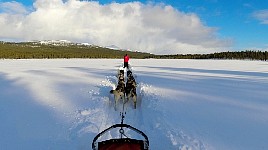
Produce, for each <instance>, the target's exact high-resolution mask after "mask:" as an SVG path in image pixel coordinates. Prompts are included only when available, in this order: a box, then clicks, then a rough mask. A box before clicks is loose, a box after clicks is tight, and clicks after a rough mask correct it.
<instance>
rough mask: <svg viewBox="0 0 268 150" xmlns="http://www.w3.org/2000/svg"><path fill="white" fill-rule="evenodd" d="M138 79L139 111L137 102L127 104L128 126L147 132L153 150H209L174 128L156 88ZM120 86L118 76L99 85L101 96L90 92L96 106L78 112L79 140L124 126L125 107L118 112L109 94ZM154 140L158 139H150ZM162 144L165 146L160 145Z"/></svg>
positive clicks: (75, 131) (76, 131) (75, 130)
mask: <svg viewBox="0 0 268 150" xmlns="http://www.w3.org/2000/svg"><path fill="white" fill-rule="evenodd" d="M135 79H136V81H137V83H138V85H137V96H138V97H137V109H134V107H133V102H132V101H129V102H128V103H126V104H125V112H126V114H125V119H124V123H126V124H129V125H131V126H133V127H135V128H138V129H139V130H141V131H143V132H144V133H145V134H147V136H148V137H149V141H150V149H152V150H158V149H159V150H160V149H170V150H172V149H176V150H177V149H178V150H205V149H206V148H205V145H204V144H203V143H202V142H201V141H199V140H198V139H196V138H194V137H191V136H190V135H187V134H186V133H184V132H183V131H182V130H180V127H176V128H174V127H172V125H170V122H169V121H168V120H169V119H170V118H169V119H166V118H165V117H166V116H165V113H166V112H165V111H164V110H163V109H162V107H161V98H162V96H161V95H158V93H159V91H158V90H157V89H156V88H154V87H153V86H152V85H149V84H146V83H144V82H142V81H139V78H138V77H137V75H135ZM116 83H117V77H116V76H106V79H105V80H103V81H102V83H100V85H99V91H100V92H99V93H92V92H91V91H89V92H88V94H89V97H91V98H92V100H93V101H94V103H93V106H90V107H89V108H85V109H83V110H78V111H77V117H76V121H75V122H74V125H73V127H72V128H71V129H70V132H71V134H75V136H79V137H82V136H85V135H88V134H89V136H90V138H89V139H90V140H93V138H94V136H95V135H96V134H98V133H99V132H101V131H103V130H104V129H106V128H108V127H110V126H112V125H113V124H117V123H120V122H121V116H120V112H121V111H122V110H123V103H122V102H120V103H119V104H118V108H119V109H117V110H116V111H115V109H114V99H113V95H111V94H110V93H109V91H110V90H111V89H115V87H116ZM126 134H127V136H128V137H132V138H140V137H139V136H138V137H135V136H137V134H136V133H132V132H128V131H126ZM118 137H119V132H118V131H117V130H116V131H113V132H109V134H108V135H107V134H106V135H105V136H103V137H101V138H100V140H106V139H110V138H118ZM150 137H154V138H150ZM159 141H161V143H159Z"/></svg>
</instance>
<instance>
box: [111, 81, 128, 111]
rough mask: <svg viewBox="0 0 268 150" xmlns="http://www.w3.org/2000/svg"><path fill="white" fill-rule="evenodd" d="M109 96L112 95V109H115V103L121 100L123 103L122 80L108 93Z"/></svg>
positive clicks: (123, 89) (123, 88)
mask: <svg viewBox="0 0 268 150" xmlns="http://www.w3.org/2000/svg"><path fill="white" fill-rule="evenodd" d="M110 93H111V94H114V108H115V109H116V105H117V102H118V101H119V100H120V99H122V100H123V102H124V101H125V83H124V81H122V80H119V81H118V84H117V87H116V89H115V90H111V91H110Z"/></svg>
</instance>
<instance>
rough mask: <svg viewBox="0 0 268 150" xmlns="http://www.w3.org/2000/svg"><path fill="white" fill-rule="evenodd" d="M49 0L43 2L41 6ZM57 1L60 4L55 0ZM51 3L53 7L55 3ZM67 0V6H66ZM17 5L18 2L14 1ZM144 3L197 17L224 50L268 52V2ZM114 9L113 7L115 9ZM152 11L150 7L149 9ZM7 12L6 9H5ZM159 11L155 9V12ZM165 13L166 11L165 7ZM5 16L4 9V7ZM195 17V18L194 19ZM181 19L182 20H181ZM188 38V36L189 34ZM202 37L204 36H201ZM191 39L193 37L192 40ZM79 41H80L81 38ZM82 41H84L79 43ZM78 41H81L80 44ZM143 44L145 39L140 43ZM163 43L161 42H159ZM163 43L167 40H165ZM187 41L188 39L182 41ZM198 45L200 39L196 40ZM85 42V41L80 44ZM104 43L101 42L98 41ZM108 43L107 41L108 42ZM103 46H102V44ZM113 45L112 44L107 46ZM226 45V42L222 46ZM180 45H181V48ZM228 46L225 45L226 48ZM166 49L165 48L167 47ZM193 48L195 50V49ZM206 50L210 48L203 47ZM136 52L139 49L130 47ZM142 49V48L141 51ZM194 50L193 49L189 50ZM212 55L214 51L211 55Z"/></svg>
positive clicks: (24, 0) (26, 1)
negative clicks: (211, 30)
mask: <svg viewBox="0 0 268 150" xmlns="http://www.w3.org/2000/svg"><path fill="white" fill-rule="evenodd" d="M15 1H16V2H18V3H21V4H22V5H24V7H26V8H31V9H28V11H30V12H28V13H31V11H35V10H34V8H33V7H34V6H33V3H34V1H33V0H15ZM44 1H46V0H39V3H40V6H41V2H44ZM51 1H57V0H51ZM51 1H50V3H52V2H51ZM66 1H67V0H65V1H64V2H66ZM7 2H12V1H7V0H0V3H2V4H3V3H7ZM13 2H14V1H13ZM95 2H99V4H100V5H102V6H103V5H104V4H105V5H109V4H111V3H112V2H116V3H119V4H125V3H127V2H129V3H132V2H133V1H129V0H100V1H95ZM139 2H140V3H142V4H144V5H147V4H152V5H164V6H171V7H172V8H173V9H175V10H176V11H177V12H179V13H177V15H178V16H179V15H180V14H183V15H184V16H186V17H187V16H190V15H191V14H194V17H195V18H198V19H200V23H198V25H199V26H200V28H198V29H200V30H202V29H201V28H203V27H205V28H206V29H207V30H210V29H213V30H214V31H213V32H211V33H209V34H210V35H208V36H207V37H206V38H209V36H211V37H213V38H216V39H217V40H219V41H221V42H222V41H225V43H226V41H229V42H227V43H229V44H225V46H223V47H224V48H222V49H225V50H246V49H258V50H268V40H267V39H268V1H264V0H260V1H256V0H254V1H253V0H176V1H175V0H174V1H172V0H155V1H145V0H141V1H139ZM111 7H112V6H111ZM146 8H148V7H146ZM2 9H3V7H2ZM155 9H157V8H154V9H152V11H153V10H155ZM163 12H164V7H163ZM0 13H1V7H0ZM192 17H193V16H192ZM177 19H178V18H177ZM22 22H23V21H22ZM185 34H186V33H185ZM201 37H202V36H201ZM0 38H2V39H11V38H12V36H11V37H8V36H6V37H0ZM188 38H191V37H188ZM77 39H78V38H77ZM79 40H80V39H79ZM79 40H78V41H79ZM139 40H141V39H139ZM158 40H160V39H158ZM162 40H163V39H162ZM175 40H176V41H180V40H181V38H177V39H176V38H175ZM182 40H184V39H182ZM196 40H197V41H198V39H196ZM80 41H81V40H80ZM95 41H100V40H95ZM106 41H107V40H106ZM219 41H211V43H217V42H219ZM100 43H101V42H100ZM103 43H105V44H106V43H108V44H112V43H111V42H110V43H109V42H103ZM181 43H184V44H185V43H186V45H194V46H195V45H198V44H199V45H202V43H198V44H197V43H192V42H189V43H188V42H185V41H183V42H181ZM222 43H224V42H222ZM114 44H115V45H116V44H117V45H119V46H121V45H122V46H121V47H124V48H127V47H126V46H124V45H123V44H121V45H120V43H114ZM177 45H178V44H177ZM222 45H224V44H222ZM163 47H164V46H163ZM192 47H193V46H192ZM202 47H206V45H205V46H204V45H202ZM130 48H136V47H130ZM141 48H143V49H145V48H147V49H149V48H150V45H146V46H144V47H141ZM137 49H138V47H137ZM189 49H190V48H189ZM207 52H210V51H207ZM201 53H202V52H201Z"/></svg>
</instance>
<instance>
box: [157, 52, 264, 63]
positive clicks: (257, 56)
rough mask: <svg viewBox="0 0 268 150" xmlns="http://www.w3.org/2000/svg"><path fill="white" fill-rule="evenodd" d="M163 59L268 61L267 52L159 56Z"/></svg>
mask: <svg viewBox="0 0 268 150" xmlns="http://www.w3.org/2000/svg"><path fill="white" fill-rule="evenodd" d="M156 57H157V58H161V59H241V60H242V59H243V60H245V59H247V60H262V61H267V59H268V52H267V51H254V50H246V51H239V52H230V51H228V52H218V53H212V54H185V55H184V54H177V55H158V56H156Z"/></svg>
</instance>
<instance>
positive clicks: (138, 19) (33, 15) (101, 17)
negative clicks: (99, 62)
mask: <svg viewBox="0 0 268 150" xmlns="http://www.w3.org/2000/svg"><path fill="white" fill-rule="evenodd" d="M6 5H12V6H14V7H13V8H20V9H8V10H5V9H4V8H5V6H6ZM33 7H34V9H33V11H31V12H27V9H26V8H24V7H23V5H21V4H19V3H17V2H8V3H1V4H0V10H1V9H2V10H4V11H3V12H2V13H0V28H1V30H0V39H12V38H14V39H20V40H47V39H65V40H70V41H74V42H88V43H93V44H98V45H102V46H107V45H116V46H118V47H121V48H124V49H132V50H140V51H146V52H151V53H156V54H175V53H210V52H215V51H217V50H219V49H224V48H225V49H226V48H228V46H230V44H231V42H230V40H222V39H219V38H218V37H217V36H216V32H217V29H215V28H211V27H208V26H206V25H204V24H203V23H202V22H201V21H200V18H199V17H198V16H197V15H196V14H194V13H184V12H180V11H179V10H176V9H175V8H173V7H172V6H167V5H164V4H151V3H148V4H143V3H140V2H129V3H122V4H119V3H111V4H105V5H101V4H99V3H98V2H96V1H95V2H94V1H77V0H68V1H62V0H36V1H35V3H34V4H33ZM15 10H19V11H15ZM0 12H1V11H0ZM2 29H3V30H2Z"/></svg>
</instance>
